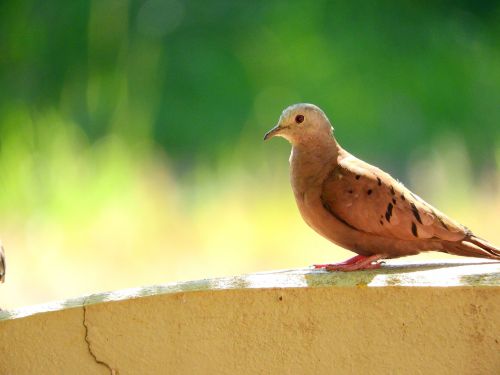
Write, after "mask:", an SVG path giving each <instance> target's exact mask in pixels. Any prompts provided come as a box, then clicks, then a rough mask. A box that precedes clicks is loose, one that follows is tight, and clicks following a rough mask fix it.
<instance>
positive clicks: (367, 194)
mask: <svg viewBox="0 0 500 375" xmlns="http://www.w3.org/2000/svg"><path fill="white" fill-rule="evenodd" d="M321 200H322V203H323V207H325V209H326V210H327V211H329V212H330V213H331V214H332V215H333V216H335V217H336V218H337V219H339V220H341V221H342V222H344V223H345V224H346V225H349V226H351V227H353V228H355V229H357V230H359V231H362V232H367V233H372V234H376V235H379V236H384V237H389V238H398V239H403V240H417V239H428V238H437V239H442V240H447V241H459V240H461V239H463V238H464V237H465V235H466V234H467V233H468V229H467V228H465V227H464V226H462V225H461V224H459V223H457V222H455V221H454V220H452V219H450V218H449V217H447V216H446V215H444V214H443V213H441V212H440V211H438V210H437V209H435V208H433V207H432V206H431V205H429V204H428V203H426V202H425V201H424V200H422V199H421V198H419V197H418V196H416V195H415V194H413V193H412V192H411V191H410V190H408V189H407V188H405V187H404V186H403V184H401V183H400V182H398V181H396V180H395V179H394V178H392V177H391V176H390V175H389V174H387V173H385V172H383V171H382V170H380V169H379V168H376V167H374V166H372V165H369V164H367V163H365V162H363V161H362V160H359V159H357V158H355V157H354V156H352V155H347V156H345V157H343V158H341V159H340V161H339V164H338V165H337V166H336V167H335V168H334V169H333V170H332V172H331V173H330V174H329V176H328V177H327V178H326V179H325V181H324V183H323V189H322V196H321Z"/></svg>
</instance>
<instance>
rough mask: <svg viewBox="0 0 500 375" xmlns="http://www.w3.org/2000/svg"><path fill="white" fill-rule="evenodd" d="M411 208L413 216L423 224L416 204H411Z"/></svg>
mask: <svg viewBox="0 0 500 375" xmlns="http://www.w3.org/2000/svg"><path fill="white" fill-rule="evenodd" d="M410 206H411V211H412V212H413V216H415V219H417V221H418V222H419V223H420V224H422V219H421V218H420V213H419V212H418V209H417V206H415V203H410Z"/></svg>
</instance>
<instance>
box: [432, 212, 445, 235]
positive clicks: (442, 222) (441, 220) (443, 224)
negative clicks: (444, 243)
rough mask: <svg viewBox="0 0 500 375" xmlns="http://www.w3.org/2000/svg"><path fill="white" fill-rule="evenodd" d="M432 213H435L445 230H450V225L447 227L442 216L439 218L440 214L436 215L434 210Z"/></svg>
mask: <svg viewBox="0 0 500 375" xmlns="http://www.w3.org/2000/svg"><path fill="white" fill-rule="evenodd" d="M432 213H433V214H434V216H435V217H436V218H437V219H438V221H439V224H441V226H442V227H443V228H444V229H446V230H448V225H446V224H445V222H444V221H443V219H442V218H441V216H439V215H438V214H436V213H435V212H434V210H432Z"/></svg>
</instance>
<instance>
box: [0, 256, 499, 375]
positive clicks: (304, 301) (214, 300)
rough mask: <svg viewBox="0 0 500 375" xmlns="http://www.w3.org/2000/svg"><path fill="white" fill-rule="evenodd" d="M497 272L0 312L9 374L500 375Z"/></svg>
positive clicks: (306, 274)
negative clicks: (327, 374) (323, 374)
mask: <svg viewBox="0 0 500 375" xmlns="http://www.w3.org/2000/svg"><path fill="white" fill-rule="evenodd" d="M499 286H500V263H498V262H487V261H474V260H472V261H470V260H465V261H459V262H446V263H430V262H429V263H425V264H418V265H417V264H404V263H401V262H395V261H393V262H390V263H389V264H388V265H386V266H385V267H384V268H383V269H381V270H376V271H369V272H355V273H340V272H334V273H327V272H325V271H315V270H310V269H305V270H288V271H279V272H270V273H260V274H254V275H246V276H239V277H232V278H223V279H213V280H202V281H195V282H185V283H178V284H168V285H161V286H154V287H146V288H136V289H130V290H125V291H120V292H111V293H102V294H97V295H92V296H87V297H81V298H77V299H73V300H68V301H63V302H58V303H52V304H47V305H40V306H35V307H30V308H23V309H18V310H11V311H3V312H0V374H9V375H15V374H55V373H61V374H62V373H64V374H101V373H102V374H120V375H124V374H164V373H165V374H318V373H321V372H326V373H329V374H335V373H338V374H388V373H389V374H390V373H394V374H457V373H460V374H493V373H499V370H500V354H499V353H500V293H499V292H500V288H499Z"/></svg>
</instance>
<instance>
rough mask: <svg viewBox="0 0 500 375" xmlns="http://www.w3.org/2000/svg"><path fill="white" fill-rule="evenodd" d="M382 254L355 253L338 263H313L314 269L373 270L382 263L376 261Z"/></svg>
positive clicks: (382, 256) (381, 257)
mask: <svg viewBox="0 0 500 375" xmlns="http://www.w3.org/2000/svg"><path fill="white" fill-rule="evenodd" d="M383 258H384V255H380V254H377V255H371V256H364V255H356V256H355V257H352V258H350V259H347V260H345V261H343V262H340V263H333V264H315V265H314V268H316V269H325V270H327V271H360V270H373V269H377V268H380V266H381V265H382V263H380V262H378V261H379V260H380V259H383Z"/></svg>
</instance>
